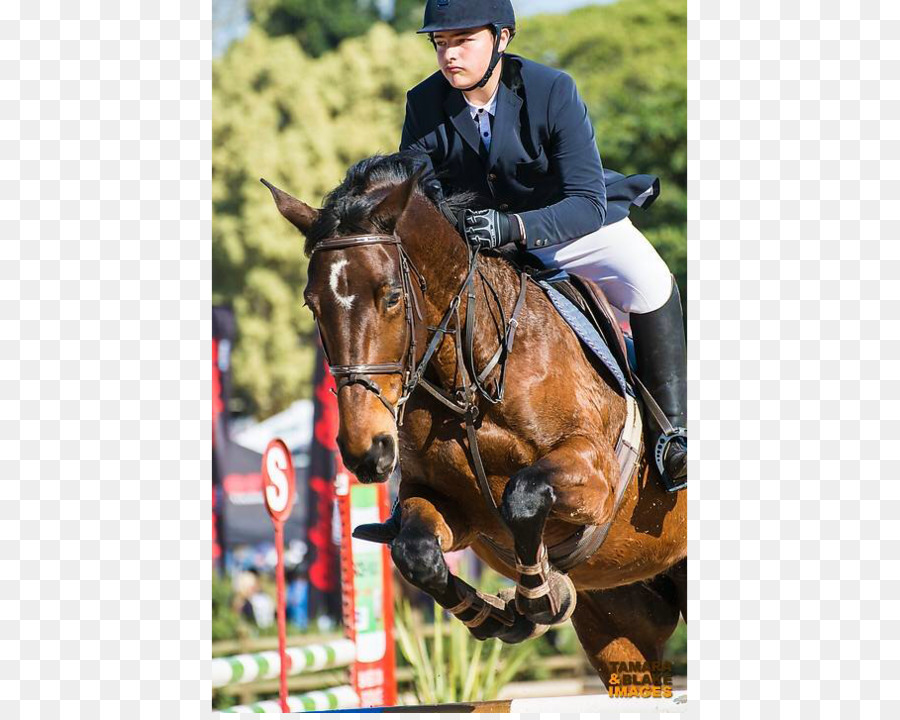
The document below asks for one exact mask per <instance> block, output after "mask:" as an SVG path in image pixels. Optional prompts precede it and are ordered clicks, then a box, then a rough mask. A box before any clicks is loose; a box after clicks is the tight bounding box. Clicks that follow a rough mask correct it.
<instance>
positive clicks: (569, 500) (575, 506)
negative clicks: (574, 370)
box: [500, 437, 613, 625]
mask: <svg viewBox="0 0 900 720" xmlns="http://www.w3.org/2000/svg"><path fill="white" fill-rule="evenodd" d="M608 464H609V459H608V458H606V457H605V456H602V455H601V451H600V450H599V449H598V447H597V445H596V444H595V443H593V442H591V441H588V440H587V439H585V438H581V437H575V438H572V439H570V440H568V441H567V442H566V443H564V444H562V445H560V446H559V447H557V448H556V449H554V450H553V451H552V452H549V453H547V454H546V455H545V456H544V457H542V458H541V459H540V460H538V461H537V462H536V463H534V464H532V465H529V466H528V467H526V468H523V469H522V470H520V471H519V472H517V473H516V474H515V475H513V476H512V478H510V481H509V483H508V484H507V485H506V488H505V490H504V492H503V500H502V503H501V506H500V512H501V514H502V515H503V519H504V520H505V521H506V523H507V525H508V526H509V528H510V530H511V531H512V535H513V539H514V544H515V551H516V570H517V571H518V573H519V581H518V583H517V594H516V607H517V608H518V610H519V612H521V613H523V614H524V615H525V616H526V617H528V618H529V619H530V620H532V621H533V622H536V623H540V624H543V625H555V624H558V623H561V622H564V621H565V620H568V619H569V617H571V615H572V612H573V611H574V610H575V602H576V596H575V586H574V585H573V583H572V581H571V580H570V579H569V577H568V576H567V575H564V574H563V573H560V572H558V571H556V570H553V569H551V567H550V562H549V559H548V557H547V547H546V545H544V541H543V535H544V526H545V524H546V522H547V518H548V516H549V515H550V511H551V509H552V510H553V511H554V515H555V516H558V517H560V518H561V519H565V520H567V521H569V522H572V523H573V524H592V523H601V522H605V521H606V520H607V519H608V518H609V515H610V514H611V513H612V504H613V498H612V493H611V492H610V485H609V482H608V481H607V480H606V479H605V477H604V475H606V473H607V472H610V470H611V468H609V467H607V465H608Z"/></svg>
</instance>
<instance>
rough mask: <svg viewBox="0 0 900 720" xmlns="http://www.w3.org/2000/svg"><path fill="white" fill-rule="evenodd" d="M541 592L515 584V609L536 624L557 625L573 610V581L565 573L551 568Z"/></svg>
mask: <svg viewBox="0 0 900 720" xmlns="http://www.w3.org/2000/svg"><path fill="white" fill-rule="evenodd" d="M546 584H547V587H546V588H544V590H543V592H540V591H538V592H535V591H534V590H531V589H529V588H526V587H524V586H522V585H517V586H516V610H518V611H519V612H520V613H521V614H522V615H524V616H525V617H527V618H528V619H529V620H530V621H531V622H533V623H535V624H536V625H547V626H550V625H559V624H560V623H564V622H565V621H566V620H568V619H569V618H570V617H572V613H574V612H575V603H576V600H577V596H576V591H575V583H573V582H572V580H571V578H570V577H569V576H568V575H566V574H565V573H561V572H559V571H558V570H551V571H550V574H549V576H548V577H547V583H546Z"/></svg>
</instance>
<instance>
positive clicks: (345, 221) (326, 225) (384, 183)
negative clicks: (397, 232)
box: [304, 150, 478, 256]
mask: <svg viewBox="0 0 900 720" xmlns="http://www.w3.org/2000/svg"><path fill="white" fill-rule="evenodd" d="M422 156H423V154H422V153H420V152H418V151H408V150H407V151H403V152H399V153H394V154H393V155H373V156H372V157H369V158H365V159H364V160H360V161H359V162H358V163H356V164H355V165H353V166H352V167H351V168H350V169H349V170H348V171H347V174H346V176H345V177H344V180H343V182H341V184H340V185H338V186H337V187H336V188H335V189H334V190H332V191H331V192H330V193H328V195H327V196H326V197H325V202H324V203H323V207H322V210H321V211H320V212H319V217H318V219H317V220H316V222H315V224H314V225H313V227H312V228H311V229H310V231H309V233H308V235H307V238H306V245H305V248H304V250H305V252H306V255H307V256H308V255H310V254H311V253H312V251H313V250H314V249H315V247H316V245H317V244H318V243H319V242H321V241H322V240H324V239H325V238H329V237H335V236H339V235H351V234H354V233H362V232H366V229H367V227H368V226H371V215H372V211H373V210H374V209H375V208H376V207H377V205H378V201H379V200H380V195H381V194H380V193H375V192H374V191H375V190H377V189H378V188H381V187H393V186H395V185H399V184H400V183H402V182H405V181H406V180H408V179H409V178H410V177H411V176H412V175H413V173H414V172H415V171H416V169H417V168H418V167H419V166H420V165H421V163H422ZM433 179H434V175H433V174H432V173H426V174H424V175H423V176H422V177H420V178H419V183H418V186H417V188H416V190H417V191H418V193H419V194H420V195H422V196H423V197H425V198H426V199H427V200H429V201H430V202H431V203H432V204H433V205H434V206H435V207H439V205H440V198H439V197H438V194H437V191H436V189H435V188H434V187H433V185H432V184H431V183H429V181H431V180H433ZM477 200H478V195H477V194H476V193H471V192H464V193H456V194H454V195H451V196H450V197H447V198H445V201H446V203H447V204H448V205H449V206H450V209H451V210H453V211H454V212H457V211H459V210H462V209H465V208H467V207H471V206H473V205H474V204H475V203H476V202H477Z"/></svg>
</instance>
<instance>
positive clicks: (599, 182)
mask: <svg viewBox="0 0 900 720" xmlns="http://www.w3.org/2000/svg"><path fill="white" fill-rule="evenodd" d="M480 142H481V141H480V138H479V135H478V129H477V126H476V125H475V123H474V122H472V116H471V114H470V111H469V106H468V104H467V103H466V101H465V98H464V97H463V94H462V92H461V91H460V90H457V89H456V88H454V87H453V86H452V85H450V83H448V82H447V80H446V79H445V78H444V76H443V75H442V74H441V72H440V71H437V72H435V73H434V74H433V75H431V76H430V77H428V78H426V79H425V80H423V81H422V82H421V83H419V84H418V85H416V86H415V87H414V88H412V89H411V90H410V91H409V92H408V93H407V95H406V119H405V121H404V123H403V134H402V138H401V141H400V150H408V149H412V150H420V151H423V152H425V153H427V157H428V161H430V163H431V166H432V168H431V169H433V170H434V171H435V172H436V174H437V177H438V179H439V180H440V182H441V187H442V190H443V192H444V193H445V194H451V193H453V192H460V191H465V190H474V191H476V192H478V193H479V194H480V195H481V196H483V197H485V198H489V199H491V200H492V202H490V203H489V205H490V206H491V207H494V208H495V209H497V210H500V211H503V212H510V213H518V214H519V216H520V217H521V218H522V222H523V224H524V225H525V235H526V247H527V248H528V249H529V250H531V249H535V248H542V247H547V246H549V245H555V244H557V243H562V242H566V241H569V240H573V239H574V238H578V237H582V236H584V235H587V234H589V233H592V232H594V231H596V230H598V229H599V228H601V227H602V226H603V225H604V224H607V225H608V224H611V223H613V222H616V221H617V220H621V219H622V218H624V217H626V216H627V215H628V211H629V208H630V206H631V205H632V204H637V205H641V206H644V207H646V206H647V205H649V204H650V203H651V202H652V201H653V200H654V199H655V198H656V195H658V193H659V181H658V180H657V178H656V177H654V176H652V175H630V176H627V177H626V176H624V175H622V174H621V173H617V172H614V171H611V170H604V168H603V165H602V163H601V161H600V153H599V152H598V150H597V143H596V141H595V138H594V127H593V124H592V123H591V120H590V118H589V117H588V112H587V107H586V106H585V104H584V102H583V101H582V99H581V97H580V96H579V94H578V90H577V89H576V87H575V81H574V80H572V78H571V77H570V76H569V75H567V74H566V73H565V72H563V71H561V70H557V69H554V68H551V67H548V66H546V65H542V64H540V63H537V62H534V61H532V60H528V59H526V58H523V57H520V56H518V55H510V54H504V56H503V60H502V74H501V79H500V85H499V87H498V96H497V106H496V111H495V115H494V125H493V130H492V134H491V147H490V152H489V154H488V158H487V162H486V163H485V161H484V160H483V159H482V157H481V155H480V154H479V147H480Z"/></svg>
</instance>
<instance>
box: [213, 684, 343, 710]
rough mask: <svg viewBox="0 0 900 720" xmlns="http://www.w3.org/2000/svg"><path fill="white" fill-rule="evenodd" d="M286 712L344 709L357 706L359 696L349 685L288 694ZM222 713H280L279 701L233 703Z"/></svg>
mask: <svg viewBox="0 0 900 720" xmlns="http://www.w3.org/2000/svg"><path fill="white" fill-rule="evenodd" d="M286 700H287V706H288V712H317V711H318V712H323V711H327V710H346V709H352V708H356V707H358V706H359V697H358V696H357V694H356V690H354V689H353V687H352V686H351V685H341V686H340V687H336V688H330V689H328V690H316V691H314V692H309V693H304V694H303V695H288V696H287V698H286ZM221 712H223V713H280V712H281V703H280V702H278V701H276V700H263V701H262V702H257V703H251V704H250V705H235V706H234V707H230V708H228V709H227V710H222V711H221Z"/></svg>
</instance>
